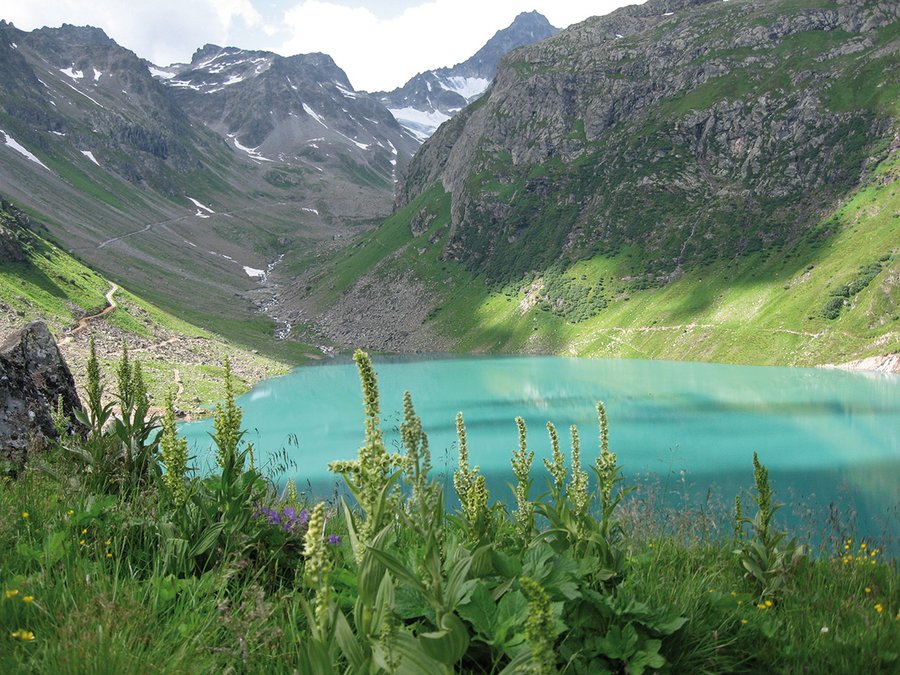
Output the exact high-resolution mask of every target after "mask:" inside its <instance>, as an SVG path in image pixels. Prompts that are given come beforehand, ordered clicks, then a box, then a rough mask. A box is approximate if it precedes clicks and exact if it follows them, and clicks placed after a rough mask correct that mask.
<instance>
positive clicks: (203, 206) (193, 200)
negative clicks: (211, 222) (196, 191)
mask: <svg viewBox="0 0 900 675" xmlns="http://www.w3.org/2000/svg"><path fill="white" fill-rule="evenodd" d="M188 200H189V201H191V202H193V204H194V206H196V207H197V208H198V209H203V210H204V211H206V212H207V213H215V211H213V210H212V209H211V208H209V207H208V206H205V205H203V204H201V203H200V202H198V201H197V200H196V199H194V198H193V197H188Z"/></svg>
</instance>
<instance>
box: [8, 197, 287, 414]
mask: <svg viewBox="0 0 900 675" xmlns="http://www.w3.org/2000/svg"><path fill="white" fill-rule="evenodd" d="M0 227H2V228H3V229H4V230H5V231H6V232H7V233H10V232H11V233H13V236H14V237H15V238H16V240H17V241H18V243H19V246H20V247H21V250H22V252H24V257H25V259H24V260H20V261H11V260H3V261H2V262H0V332H2V334H3V336H4V337H5V336H6V335H7V334H8V333H9V332H10V331H11V330H12V329H14V328H15V327H18V326H21V325H24V324H25V323H27V322H29V321H34V320H43V321H46V322H47V323H48V325H49V326H50V328H51V331H52V333H53V334H54V335H55V336H56V338H57V340H58V341H59V342H60V346H61V349H62V351H63V354H64V356H65V357H66V359H67V361H68V362H69V363H70V365H71V366H72V367H73V368H72V369H73V372H74V374H75V375H76V378H78V377H80V375H81V374H82V373H83V372H84V368H83V366H84V363H85V361H86V356H87V347H88V341H89V337H90V336H94V338H95V340H96V342H97V348H98V352H99V355H100V359H101V365H102V366H103V367H104V369H105V370H107V371H109V372H111V371H112V369H113V367H114V362H115V361H116V360H117V359H118V357H119V354H120V352H121V343H122V340H125V341H126V342H127V343H128V345H129V349H130V350H131V351H132V352H133V353H134V356H135V357H136V358H137V359H139V360H141V361H145V362H150V361H152V363H147V367H146V369H145V370H146V375H147V379H148V384H149V386H150V389H151V393H152V394H153V396H154V397H155V398H161V395H162V394H163V392H165V391H167V390H171V391H173V392H180V393H179V395H178V405H179V407H180V408H182V409H184V410H196V409H197V408H198V406H199V405H200V404H201V403H207V402H211V401H215V400H218V398H219V397H220V392H221V382H222V376H223V375H224V371H223V369H222V362H223V360H224V358H225V356H226V355H229V356H230V358H231V359H232V361H233V362H234V363H235V372H236V373H237V374H238V377H239V380H240V381H239V382H238V387H239V389H241V390H244V389H247V388H249V386H250V385H251V384H253V383H254V382H256V381H258V380H260V379H262V378H263V377H269V376H273V375H277V374H280V373H283V372H286V370H287V368H288V366H287V365H286V364H285V363H282V362H279V361H277V360H273V359H271V358H267V357H265V356H260V355H259V354H257V353H254V352H253V351H251V350H249V349H247V348H245V347H241V346H238V345H236V344H234V343H230V342H227V341H226V340H225V339H224V338H222V337H220V336H218V335H215V334H214V333H211V332H209V331H207V330H204V329H202V328H198V327H197V326H196V325H194V324H191V323H189V322H187V321H185V320H183V319H180V318H178V317H176V316H174V315H172V314H170V313H168V312H165V311H164V310H162V309H160V308H159V307H157V306H155V305H154V304H152V303H150V302H147V301H146V300H144V299H142V298H140V297H138V296H137V295H135V294H133V293H131V292H129V291H128V290H127V289H126V288H118V289H117V290H116V291H115V293H114V295H113V300H114V302H115V303H116V305H117V307H116V309H115V311H112V312H110V313H108V314H106V315H105V316H103V317H98V318H97V319H95V320H92V321H89V323H88V325H87V327H86V328H85V329H84V330H80V331H74V332H73V330H72V329H73V328H74V327H75V326H76V325H77V323H78V321H79V319H81V318H82V317H85V316H92V315H95V314H98V313H99V312H101V311H102V310H103V309H104V308H105V307H106V306H107V293H109V291H110V289H111V288H112V287H113V284H112V282H111V281H109V280H107V279H105V278H104V277H102V276H100V275H99V274H98V273H97V272H95V271H94V270H92V269H90V268H89V267H87V266H86V265H84V264H82V263H81V262H79V261H78V260H76V259H75V258H73V257H72V256H70V255H68V254H66V253H64V252H63V251H61V250H60V249H59V248H58V247H56V246H54V245H53V244H52V243H50V242H49V241H48V240H46V239H44V238H43V237H41V236H40V235H38V234H37V233H35V232H34V231H32V230H31V229H26V228H24V227H23V223H22V215H21V213H20V212H17V211H15V209H14V208H13V207H10V206H9V205H8V204H6V203H5V202H4V205H3V209H2V210H0ZM260 334H262V331H260ZM257 337H258V336H257Z"/></svg>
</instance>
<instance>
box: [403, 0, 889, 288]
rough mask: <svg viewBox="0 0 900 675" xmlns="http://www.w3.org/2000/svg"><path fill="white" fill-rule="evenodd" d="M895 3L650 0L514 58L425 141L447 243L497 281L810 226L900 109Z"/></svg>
mask: <svg viewBox="0 0 900 675" xmlns="http://www.w3.org/2000/svg"><path fill="white" fill-rule="evenodd" d="M898 19H900V7H898V5H897V4H896V3H893V2H886V1H870V0H867V1H859V0H854V1H852V2H851V1H838V2H818V3H808V2H796V1H795V0H782V1H776V2H771V1H765V2H763V1H761V0H736V1H734V2H728V3H722V2H708V1H704V0H683V1H680V2H679V1H672V0H669V1H667V2H662V1H659V0H651V1H650V2H647V3H646V4H644V5H640V6H635V7H627V8H624V9H621V10H618V11H616V12H614V13H612V14H610V15H608V16H605V17H599V18H593V19H589V20H587V21H585V22H583V23H582V24H579V25H577V26H575V27H572V28H570V29H568V30H566V31H563V32H562V33H560V34H558V35H556V36H555V37H553V38H550V39H548V40H544V41H543V42H540V43H538V44H535V45H532V46H529V47H524V48H522V49H519V50H517V51H516V52H514V53H513V54H512V55H511V56H510V57H508V58H507V59H505V60H504V61H503V63H502V65H501V67H500V69H499V71H498V75H497V78H496V80H495V83H494V86H493V87H492V89H491V90H490V92H489V95H488V96H486V97H485V98H483V99H481V100H480V101H478V102H477V103H476V104H475V105H472V106H469V107H468V108H467V109H466V110H465V111H464V112H463V113H462V114H461V115H460V116H459V117H457V118H455V119H454V120H452V121H451V122H450V123H448V124H446V125H444V126H443V127H442V128H441V129H439V130H438V132H437V133H436V134H435V135H434V136H433V137H432V138H431V139H430V140H429V141H428V142H427V143H425V145H424V146H423V147H422V149H421V150H420V152H419V153H418V154H417V155H416V157H415V158H414V159H413V161H412V162H411V164H410V166H409V170H408V172H407V176H406V178H405V180H404V182H403V183H402V185H401V186H400V187H399V190H398V205H399V206H403V205H405V204H407V203H409V202H411V201H412V200H413V199H415V198H416V197H417V196H418V195H420V194H422V193H424V192H425V191H426V190H428V189H429V188H430V187H431V186H432V185H434V184H435V183H436V182H437V183H440V184H441V185H442V186H443V188H444V189H446V190H447V191H448V192H449V193H450V194H451V196H452V198H451V224H450V228H451V230H450V236H449V239H448V241H447V243H446V246H445V248H444V257H445V258H447V259H456V260H460V261H463V262H464V263H465V264H466V265H467V266H469V267H470V268H471V269H472V270H477V271H480V272H484V273H485V274H486V275H487V276H488V277H489V278H491V279H493V280H495V281H500V282H503V281H509V280H513V279H517V278H520V277H522V276H523V275H525V274H526V273H528V272H530V271H532V270H535V269H540V268H543V267H546V266H548V265H551V264H553V263H555V262H558V261H560V260H569V261H571V260H577V259H579V258H583V257H589V256H592V255H597V254H602V255H616V254H618V253H619V252H621V251H623V250H625V249H628V250H636V251H638V252H639V253H638V255H636V256H635V257H636V259H638V260H639V263H638V264H637V265H636V266H635V269H634V270H633V271H632V275H631V277H632V280H633V283H634V285H636V286H642V285H660V284H665V283H667V282H668V281H670V280H672V279H673V278H676V277H677V276H678V275H679V274H681V273H683V272H684V270H686V269H689V268H691V267H696V266H699V265H703V264H708V263H711V262H713V261H715V260H720V259H728V258H740V257H741V256H745V255H748V254H750V253H753V252H755V251H759V250H767V249H772V248H773V247H778V246H781V245H784V244H786V243H788V242H795V241H797V240H800V239H802V238H803V237H807V236H823V235H822V233H821V232H820V233H817V234H814V233H812V231H811V226H812V225H813V224H814V223H815V222H816V220H817V218H818V216H820V215H821V214H822V213H823V212H824V211H825V210H826V209H827V208H829V207H830V206H832V205H834V204H836V203H837V202H838V201H839V200H840V199H841V198H842V197H843V196H844V195H845V194H846V193H847V192H848V190H850V189H852V188H853V187H855V186H856V185H858V184H859V182H860V179H861V177H862V176H864V175H865V173H866V171H867V169H868V168H869V167H871V166H872V165H873V164H874V163H875V162H876V161H877V160H878V159H879V158H883V157H884V156H885V153H886V151H887V149H888V147H889V144H890V139H891V138H892V137H893V135H894V132H895V130H896V127H897V120H898V115H897V110H898V91H900V90H898V81H900V74H898V57H897V55H898V49H900V31H898V27H900V24H898Z"/></svg>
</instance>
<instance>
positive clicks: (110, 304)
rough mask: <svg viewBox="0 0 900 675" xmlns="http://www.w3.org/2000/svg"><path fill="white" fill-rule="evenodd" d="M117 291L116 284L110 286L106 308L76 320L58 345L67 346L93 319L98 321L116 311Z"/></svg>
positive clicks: (107, 292)
mask: <svg viewBox="0 0 900 675" xmlns="http://www.w3.org/2000/svg"><path fill="white" fill-rule="evenodd" d="M118 290H119V287H118V286H117V285H116V284H112V285H111V286H110V288H109V290H108V291H106V307H104V308H103V310H102V311H100V312H97V313H96V314H90V315H88V316H83V317H81V318H80V319H78V323H77V324H75V327H74V328H73V329H72V330H71V331H70V332H69V334H68V335H66V337H64V338H63V339H62V340H60V341H59V343H58V344H60V345H65V344H69V343H70V342H71V341H72V340H73V339H75V338H74V336H75V335H78V333H80V332H81V331H83V330H84V329H85V328H87V325H88V323H90V322H91V321H93V320H94V319H99V318H100V317H104V316H106V315H107V314H112V313H113V312H115V311H116V309H118V307H119V305H118V303H117V302H116V299H115V297H113V296H115V294H116V291H118Z"/></svg>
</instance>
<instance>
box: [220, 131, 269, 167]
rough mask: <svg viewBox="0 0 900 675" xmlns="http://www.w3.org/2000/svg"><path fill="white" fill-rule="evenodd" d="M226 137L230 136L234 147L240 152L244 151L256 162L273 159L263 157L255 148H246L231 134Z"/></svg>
mask: <svg viewBox="0 0 900 675" xmlns="http://www.w3.org/2000/svg"><path fill="white" fill-rule="evenodd" d="M228 138H230V139H231V140H232V141H234V147H236V148H237V149H238V150H241V151H242V152H246V153H247V154H248V155H249V156H250V158H251V159H255V160H256V161H257V162H271V161H273V160H271V159H269V158H268V157H263V156H262V155H261V154H259V153H258V152H257V151H256V148H248V147H247V146H246V145H241V144H240V141H238V139H237V138H235V137H234V135H233V134H228Z"/></svg>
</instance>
